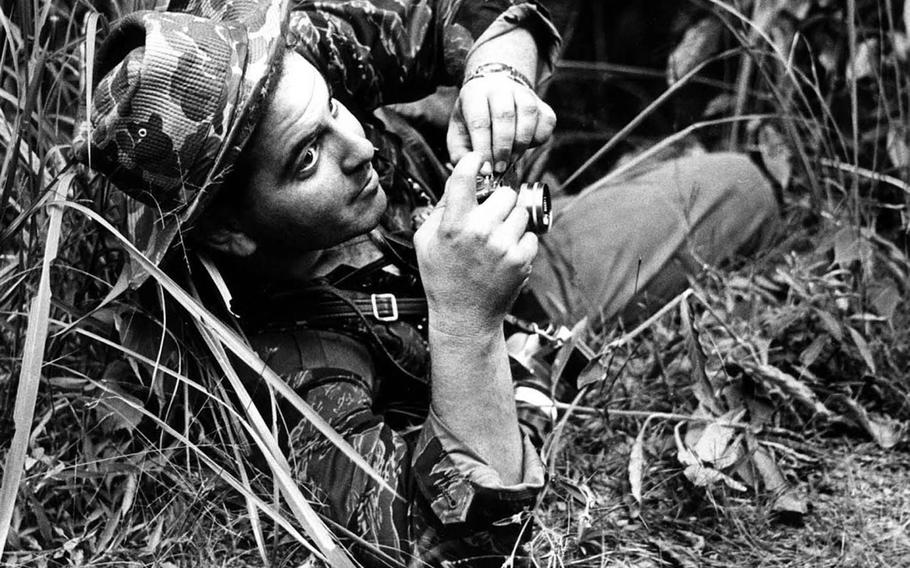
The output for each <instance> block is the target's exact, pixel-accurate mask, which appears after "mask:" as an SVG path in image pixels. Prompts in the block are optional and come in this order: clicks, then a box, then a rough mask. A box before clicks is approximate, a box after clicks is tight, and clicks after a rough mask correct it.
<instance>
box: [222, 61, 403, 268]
mask: <svg viewBox="0 0 910 568" xmlns="http://www.w3.org/2000/svg"><path fill="white" fill-rule="evenodd" d="M275 89H276V90H275V92H274V93H273V99H272V103H271V105H270V106H269V108H268V110H267V112H266V115H265V117H264V118H263V120H262V122H261V123H260V125H259V128H258V131H257V134H256V136H255V138H254V139H253V141H252V144H251V147H250V150H249V151H250V158H251V159H250V160H249V163H250V164H251V167H252V170H251V172H250V177H249V179H250V187H249V188H248V191H247V196H246V198H245V199H244V204H243V207H242V209H243V210H242V211H239V212H238V215H239V222H240V224H241V229H242V230H243V231H244V232H245V233H246V234H247V235H248V236H250V237H251V238H252V239H253V240H254V241H255V242H256V244H257V245H258V246H259V247H260V248H266V249H270V250H272V251H273V252H274V251H275V250H276V249H277V250H278V251H281V250H288V251H289V252H290V251H293V250H315V249H322V248H326V247H330V246H333V245H336V244H338V243H340V242H343V241H345V240H348V239H350V238H352V237H354V236H357V235H360V234H363V233H365V232H367V231H369V230H370V229H372V228H373V227H375V226H376V225H377V223H378V222H379V218H380V216H381V215H382V213H383V212H384V211H385V208H386V195H385V193H384V192H383V190H382V188H381V187H380V186H379V179H378V177H377V175H376V171H375V170H374V169H373V167H372V165H371V164H370V160H371V159H372V157H373V152H374V149H373V145H372V143H370V141H369V140H367V139H366V137H365V136H364V132H363V127H362V126H361V124H360V122H358V121H357V119H356V118H354V116H353V115H352V114H351V113H350V112H349V111H348V110H347V109H346V108H345V107H344V106H342V105H341V104H340V103H339V102H338V101H336V100H334V99H333V98H331V95H330V93H329V89H328V86H327V85H326V82H325V80H324V79H323V78H322V75H320V74H319V72H318V71H317V70H316V68H315V67H313V66H312V65H311V64H310V63H309V62H307V61H306V60H305V59H304V58H303V57H301V56H300V55H298V54H296V53H293V52H288V54H287V55H286V56H285V60H284V67H283V72H282V75H281V77H280V79H279V82H278V84H277V85H276V87H275Z"/></svg>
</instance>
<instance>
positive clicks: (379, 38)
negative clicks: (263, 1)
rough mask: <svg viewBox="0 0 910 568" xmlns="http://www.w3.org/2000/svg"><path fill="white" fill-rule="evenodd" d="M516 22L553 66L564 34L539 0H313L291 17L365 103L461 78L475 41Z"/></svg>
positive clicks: (339, 88)
mask: <svg viewBox="0 0 910 568" xmlns="http://www.w3.org/2000/svg"><path fill="white" fill-rule="evenodd" d="M515 27H523V28H527V29H528V30H530V31H531V32H532V33H533V34H534V36H535V38H536V39H537V42H538V50H539V53H540V57H541V59H542V61H543V63H544V68H545V70H546V69H548V68H549V67H550V65H551V64H552V62H553V61H554V60H555V56H556V50H557V48H558V45H559V36H558V34H557V32H556V29H555V28H554V27H553V24H552V23H551V22H550V20H549V16H548V14H547V12H546V10H545V9H544V8H542V7H541V6H540V5H539V4H538V1H537V0H382V1H379V0H374V1H373V2H365V1H363V0H324V1H320V2H312V1H305V2H300V3H299V4H297V6H296V9H295V11H294V12H293V13H292V15H291V21H290V33H291V34H292V37H293V39H294V41H296V49H297V50H298V52H300V53H301V54H302V55H304V57H307V59H309V60H310V61H312V62H313V63H314V64H315V65H316V66H317V67H319V68H320V70H321V71H322V72H323V74H324V75H325V77H326V79H327V80H328V81H329V83H330V84H331V85H332V86H333V87H334V89H335V92H336V96H338V97H339V98H340V99H341V100H342V101H343V102H345V103H356V106H359V107H360V108H363V109H364V110H372V109H375V108H377V107H379V106H381V105H383V104H389V103H395V102H404V101H411V100H415V99H418V98H420V97H422V96H424V95H427V94H429V93H431V92H432V91H433V90H434V89H435V88H436V87H437V86H439V85H452V84H456V83H458V82H460V81H461V79H462V76H463V73H464V63H465V59H466V57H467V56H468V54H469V53H470V51H471V50H472V49H473V48H474V47H475V45H479V43H482V42H484V41H487V40H488V39H491V38H493V37H496V36H498V35H501V34H503V33H506V32H507V31H509V30H510V29H513V28H515ZM478 42H479V43H478Z"/></svg>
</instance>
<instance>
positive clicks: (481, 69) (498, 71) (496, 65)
mask: <svg viewBox="0 0 910 568" xmlns="http://www.w3.org/2000/svg"><path fill="white" fill-rule="evenodd" d="M495 75H499V76H502V77H506V78H508V79H510V80H512V81H514V82H516V83H518V84H519V85H523V86H525V87H527V88H529V89H531V90H532V91H534V90H536V87H535V85H534V84H533V83H532V82H531V80H530V79H528V77H527V76H526V75H525V74H524V73H522V72H521V71H519V70H518V69H516V68H514V67H512V66H511V65H509V64H507V63H500V62H498V61H490V62H488V63H484V64H482V65H478V66H477V67H475V68H474V70H473V71H472V72H471V74H470V75H468V76H467V77H465V80H464V82H463V83H462V84H461V86H462V87H464V86H465V85H467V84H468V83H470V82H471V81H473V80H474V79H480V78H482V77H491V76H495Z"/></svg>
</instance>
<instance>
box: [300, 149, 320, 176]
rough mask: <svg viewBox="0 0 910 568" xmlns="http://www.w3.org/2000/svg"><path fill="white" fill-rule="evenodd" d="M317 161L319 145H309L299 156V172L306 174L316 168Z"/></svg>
mask: <svg viewBox="0 0 910 568" xmlns="http://www.w3.org/2000/svg"><path fill="white" fill-rule="evenodd" d="M318 162H319V147H318V146H315V145H314V146H309V147H308V148H307V149H306V150H304V151H303V156H301V157H300V169H299V173H302V174H306V173H309V172H311V171H312V170H314V169H315V168H316V164H317V163H318Z"/></svg>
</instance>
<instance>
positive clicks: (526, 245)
mask: <svg viewBox="0 0 910 568" xmlns="http://www.w3.org/2000/svg"><path fill="white" fill-rule="evenodd" d="M538 242H539V241H538V238H537V235H536V234H535V233H532V232H530V231H529V232H527V233H525V234H524V235H522V236H521V238H520V239H518V250H519V252H520V254H521V257H522V258H524V259H527V262H529V263H530V262H533V261H534V257H535V256H537V245H538Z"/></svg>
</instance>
